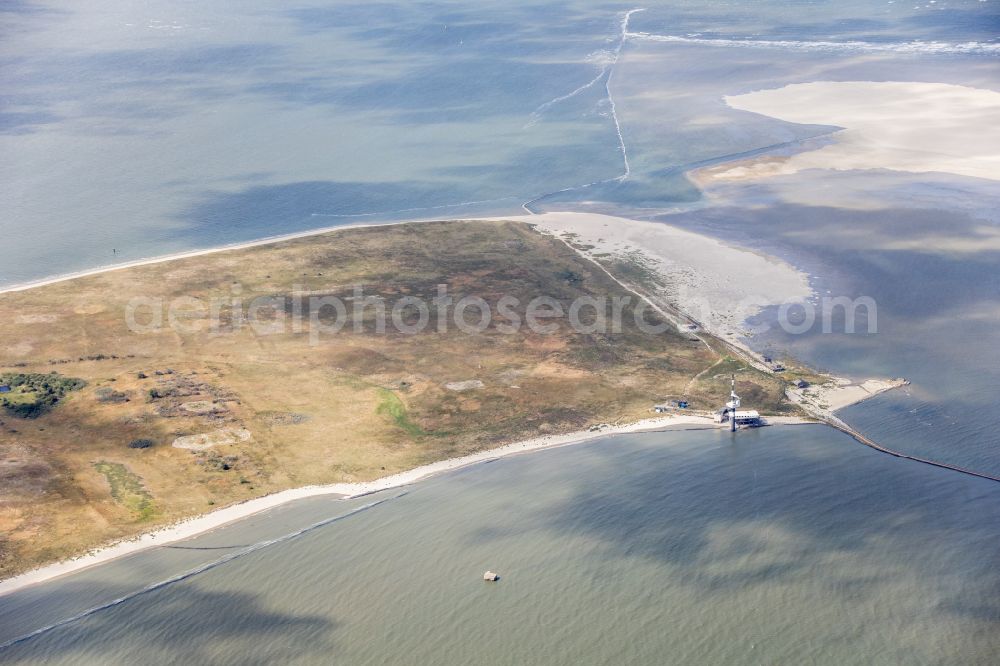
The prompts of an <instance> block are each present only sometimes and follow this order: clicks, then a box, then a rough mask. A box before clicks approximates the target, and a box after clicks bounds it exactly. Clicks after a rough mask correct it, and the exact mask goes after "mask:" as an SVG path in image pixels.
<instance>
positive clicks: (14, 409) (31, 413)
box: [0, 372, 87, 419]
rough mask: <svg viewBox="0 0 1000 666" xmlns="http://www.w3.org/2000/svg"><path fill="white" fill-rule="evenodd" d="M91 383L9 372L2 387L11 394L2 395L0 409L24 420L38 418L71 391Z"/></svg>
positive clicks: (2, 378) (52, 375)
mask: <svg viewBox="0 0 1000 666" xmlns="http://www.w3.org/2000/svg"><path fill="white" fill-rule="evenodd" d="M86 385H87V383H86V382H85V381H83V380H82V379H75V378H73V377H63V376H62V375H59V374H57V373H55V372H53V373H50V374H47V375H44V374H31V373H16V372H7V373H3V374H0V386H6V387H9V388H10V390H9V391H8V392H5V393H0V407H3V408H4V409H5V410H6V411H7V412H8V413H10V414H12V415H14V416H17V417H20V418H23V419H34V418H38V417H39V416H41V415H42V414H44V413H45V412H47V411H49V410H50V409H52V408H53V407H54V406H55V405H56V403H58V402H59V401H60V400H62V399H63V397H64V396H65V395H66V394H67V393H69V392H70V391H77V390H79V389H81V388H83V387H84V386H86Z"/></svg>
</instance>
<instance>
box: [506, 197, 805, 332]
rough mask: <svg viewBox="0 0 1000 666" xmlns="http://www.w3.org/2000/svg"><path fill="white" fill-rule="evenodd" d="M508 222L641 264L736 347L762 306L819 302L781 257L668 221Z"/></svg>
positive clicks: (575, 217) (550, 216)
mask: <svg viewBox="0 0 1000 666" xmlns="http://www.w3.org/2000/svg"><path fill="white" fill-rule="evenodd" d="M508 219H517V220H520V221H523V222H530V223H531V224H534V225H536V226H537V227H538V229H539V230H541V231H544V232H547V233H549V234H552V235H555V236H558V237H560V238H563V239H564V240H568V241H571V243H572V245H573V246H574V248H575V249H576V250H577V251H578V252H580V254H582V255H583V256H585V257H587V258H589V259H591V260H599V259H602V258H603V259H607V255H613V256H619V257H622V258H626V259H630V260H632V261H637V262H638V263H641V264H642V265H644V266H646V267H647V268H649V269H651V270H653V271H655V272H656V273H657V274H658V275H659V276H660V278H661V279H660V282H661V284H662V288H661V289H659V290H658V292H659V293H657V294H656V296H659V297H661V298H663V299H664V300H665V301H667V302H669V303H670V304H672V305H674V306H676V307H677V308H678V309H679V310H681V311H682V312H684V314H686V315H687V316H689V317H691V318H693V319H694V320H696V321H698V322H699V323H700V324H701V325H702V326H703V327H704V328H705V329H706V330H707V331H709V332H710V333H712V334H713V335H715V336H716V337H719V338H723V339H725V340H727V341H728V342H731V343H733V344H739V340H738V338H739V337H741V336H742V335H743V334H744V333H746V332H745V331H744V330H743V326H744V321H745V320H746V319H747V318H748V317H751V316H753V315H754V314H757V313H758V312H759V311H760V310H761V308H763V307H765V306H769V305H781V304H783V303H789V304H791V303H800V302H802V301H805V300H806V299H808V298H809V297H811V296H813V291H812V289H811V288H810V286H809V276H808V275H807V274H805V273H803V272H801V271H799V270H797V269H796V268H795V267H793V266H791V265H790V264H788V263H787V262H785V261H782V260H781V259H778V258H776V257H771V256H767V255H764V254H760V253H757V252H753V251H751V250H747V249H743V248H739V247H735V246H732V245H727V244H726V243H723V242H722V241H719V240H716V239H714V238H710V237H708V236H703V235H701V234H696V233H694V232H691V231H686V230H684V229H680V228H678V227H673V226H670V225H668V224H663V223H661V222H645V221H641V220H631V219H626V218H623V217H613V216H611V215H598V214H594V213H544V214H541V215H529V216H524V217H519V218H508ZM581 248H583V249H581ZM602 255H605V256H603V257H602ZM616 277H617V276H616ZM626 286H628V287H630V288H632V287H633V285H626Z"/></svg>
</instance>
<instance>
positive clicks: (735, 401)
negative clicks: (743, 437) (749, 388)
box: [726, 374, 740, 432]
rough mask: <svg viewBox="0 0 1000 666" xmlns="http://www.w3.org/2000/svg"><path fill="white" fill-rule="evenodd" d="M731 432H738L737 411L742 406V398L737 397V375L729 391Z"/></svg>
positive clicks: (734, 376)
mask: <svg viewBox="0 0 1000 666" xmlns="http://www.w3.org/2000/svg"><path fill="white" fill-rule="evenodd" d="M726 406H727V407H729V432H736V409H737V408H738V407H739V406H740V396H738V395H736V375H735V374H734V375H733V383H732V388H731V389H730V390H729V404H728V405H726Z"/></svg>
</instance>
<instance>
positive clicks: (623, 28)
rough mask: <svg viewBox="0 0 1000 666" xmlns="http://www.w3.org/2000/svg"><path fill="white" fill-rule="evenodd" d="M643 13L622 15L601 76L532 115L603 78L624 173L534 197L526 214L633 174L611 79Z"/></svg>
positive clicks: (636, 10) (633, 10)
mask: <svg viewBox="0 0 1000 666" xmlns="http://www.w3.org/2000/svg"><path fill="white" fill-rule="evenodd" d="M642 11H645V9H643V8H637V9H630V10H628V11H627V12H625V13H624V14H622V18H621V22H620V23H619V26H620V29H619V33H618V43H617V44H616V45H615V50H614V51H613V52H612V58H611V62H610V63H608V64H607V65H606V66H605V67H604V69H603V70H601V73H600V74H598V75H597V76H596V77H594V78H593V79H592V80H591V81H590V82H588V83H586V84H584V85H582V86H580V87H579V88H577V89H576V90H574V91H572V92H570V93H567V94H565V95H562V96H560V97H556V98H555V99H553V100H550V101H548V102H546V103H545V104H543V105H542V106H540V107H538V109H536V110H535V112H534V113H532V116H533V117H534V116H536V114H538V113H539V112H540V111H541V110H543V109H548V108H550V107H551V106H552V105H553V104H556V103H558V102H561V101H563V100H567V99H570V98H571V97H574V96H576V95H578V94H579V93H581V92H583V91H584V90H586V89H587V88H590V87H591V86H593V85H594V84H596V83H597V82H598V81H600V80H601V79H602V78H603V79H604V93H605V97H606V99H607V101H608V106H609V108H610V114H611V120H612V122H613V123H614V126H615V134H616V135H617V136H618V150H619V151H620V152H621V154H622V164H623V168H624V171H623V172H622V173H621V174H619V175H617V176H614V177H613V178H602V179H601V180H595V181H591V182H589V183H584V184H582V185H571V186H570V187H564V188H562V189H561V190H555V191H552V192H546V193H545V194H540V195H538V196H536V197H534V198H532V199H529V200H527V201H525V202H524V203H522V204H521V208H523V209H524V211H525V212H526V213H528V214H530V215H534V214H535V211H533V210H531V204H533V203H535V202H536V201H540V200H542V199H544V198H545V197H549V196H552V195H553V194H562V193H563V192H571V191H573V190H583V189H586V188H588V187H593V186H595V185H601V184H603V183H611V182H619V183H620V182H622V181H623V180H625V179H626V178H628V177H629V176H630V175H631V174H632V167H631V166H630V165H629V161H628V150H627V148H626V147H625V137H624V135H623V134H622V126H621V122H620V121H619V119H618V108H617V107H616V106H615V99H614V96H613V95H612V94H611V79H612V78H613V77H614V73H615V65H617V64H618V60H619V59H620V58H621V54H622V48H623V47H624V46H625V40H626V39H627V38H628V35H629V34H631V33H629V31H628V24H629V20H630V19H631V18H632V14H635V13H636V12H642ZM532 122H534V121H532ZM530 124H531V123H529V125H530Z"/></svg>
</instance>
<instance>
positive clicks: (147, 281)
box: [0, 222, 781, 577]
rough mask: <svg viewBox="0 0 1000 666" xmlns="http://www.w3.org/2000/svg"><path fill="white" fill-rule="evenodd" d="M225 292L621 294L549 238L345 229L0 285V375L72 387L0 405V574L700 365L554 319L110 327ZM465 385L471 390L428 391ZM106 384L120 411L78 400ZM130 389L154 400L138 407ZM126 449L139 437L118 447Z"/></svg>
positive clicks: (450, 230)
mask: <svg viewBox="0 0 1000 666" xmlns="http://www.w3.org/2000/svg"><path fill="white" fill-rule="evenodd" d="M568 275H572V276H574V277H573V278H572V279H567V277H566V276H568ZM234 284H239V285H240V287H241V294H240V295H241V296H242V297H243V298H244V299H246V300H249V299H251V298H253V297H255V296H259V295H283V294H288V293H289V292H290V291H291V289H292V286H293V285H300V286H301V288H302V289H303V290H304V291H307V292H316V293H324V294H326V293H329V294H338V295H346V294H349V293H350V286H351V285H355V284H361V285H364V287H365V292H366V293H367V294H381V295H383V296H385V297H386V298H390V299H392V298H394V297H396V296H398V295H402V294H412V295H417V296H423V297H427V298H429V297H432V296H433V295H434V294H435V289H436V285H438V284H447V285H448V287H449V291H450V293H452V294H455V295H456V296H460V295H475V296H482V297H483V298H486V299H487V300H488V301H491V302H493V301H494V300H495V299H496V298H497V297H498V296H499V295H501V294H510V295H513V296H516V297H518V298H521V299H522V302H527V301H528V300H530V299H531V298H533V297H534V296H537V295H540V294H547V295H551V296H554V297H556V298H557V299H558V300H560V301H561V302H563V303H565V304H568V303H569V302H570V301H571V300H572V299H573V298H575V297H577V296H580V295H585V294H590V295H597V296H611V295H624V294H622V291H621V289H620V287H618V286H617V285H616V284H614V283H613V282H612V281H611V280H610V279H608V278H607V276H606V275H604V274H603V273H602V272H601V271H600V270H599V269H598V268H596V267H595V266H593V265H592V264H590V263H589V262H587V261H585V260H583V259H581V258H580V257H579V256H578V255H577V254H576V253H575V252H573V251H572V250H571V249H570V248H568V247H567V246H566V245H565V244H563V243H562V242H560V241H557V240H554V239H551V238H548V237H545V236H542V235H540V234H537V233H535V232H534V231H532V230H531V229H530V228H529V227H527V226H525V225H522V224H516V223H501V222H496V223H494V222H474V223H470V222H435V223H423V224H413V225H399V226H384V227H372V228H366V229H355V230H345V231H341V232H336V233H331V234H327V235H322V236H314V237H310V238H304V239H299V240H293V241H287V242H282V243H278V244H274V245H270V246H265V247H257V248H250V249H244V250H237V251H230V252H224V253H218V254H212V255H206V256H202V257H195V258H189V259H183V260H176V261H172V262H168V263H162V264H155V265H149V266H143V267H137V268H132V269H127V270H119V271H114V272H108V273H103V274H100V275H95V276H90V277H86V278H81V279H77V280H73V281H70V282H64V283H58V284H54V285H49V286H46V287H41V288H37V289H33V290H30V291H26V292H20V293H10V294H5V295H0V341H2V342H0V372H43V373H47V372H51V371H56V372H59V373H60V374H62V375H66V376H71V377H79V378H82V379H84V380H86V381H87V383H88V385H87V387H86V388H84V389H82V390H80V391H76V392H74V393H71V394H69V396H68V397H67V398H66V399H65V400H63V401H62V402H60V403H59V404H58V405H57V406H56V408H55V409H54V410H52V411H51V412H50V413H48V414H46V415H44V416H42V417H40V418H38V419H34V420H25V419H17V418H13V417H11V416H9V415H5V414H0V421H2V424H0V534H2V535H3V536H2V539H0V577H7V576H10V575H12V574H14V573H17V572H19V571H23V570H25V569H27V568H30V567H33V566H37V565H39V564H42V563H45V562H47V561H51V560H55V559H58V558H62V557H65V556H68V555H72V554H78V553H80V552H82V551H85V550H87V549H89V548H92V547H94V546H97V545H99V544H101V543H103V542H106V541H108V540H110V539H115V538H121V537H127V536H129V535H133V534H135V533H137V532H140V531H143V530H147V529H149V528H150V527H152V526H154V525H157V524H162V523H166V522H170V521H174V520H176V519H179V518H182V517H186V516H190V515H193V514H198V513H202V512H205V511H207V510H210V509H211V508H215V507H219V506H223V505H225V504H227V503H231V502H234V501H238V500H243V499H246V498H249V497H253V496H258V495H262V494H265V493H270V492H274V491H277V490H281V489H284V488H288V487H293V486H300V485H306V484H314V483H331V482H337V481H360V480H367V479H372V478H376V477H379V476H383V475H386V474H390V473H393V472H397V471H401V470H404V469H408V468H412V467H414V466H417V465H420V464H423V463H427V462H430V461H433V460H437V459H441V458H444V457H450V456H454V455H460V454H463V453H467V452H471V451H474V450H477V449H482V448H485V447H492V446H496V445H498V444H500V443H503V442H508V441H513V440H517V439H520V438H524V437H527V436H532V435H536V434H538V433H539V432H558V431H565V430H571V429H577V428H580V427H584V426H586V425H588V424H591V423H596V422H607V421H615V420H630V419H638V418H643V417H646V416H648V415H649V409H650V406H651V405H652V404H653V403H654V402H656V401H659V400H663V399H664V398H666V397H668V396H679V395H686V393H685V392H686V391H687V389H688V388H689V382H690V380H691V379H692V377H694V376H695V375H697V374H698V373H699V372H701V371H702V370H704V369H705V368H708V367H709V366H711V365H712V364H714V363H716V362H717V361H718V360H719V357H718V355H717V354H715V353H713V352H711V351H710V350H709V349H707V348H706V346H705V345H704V344H701V343H700V342H692V341H690V340H689V339H688V338H687V336H685V335H683V334H678V333H668V334H664V335H659V336H655V337H651V336H648V335H645V334H643V333H641V332H639V331H638V330H637V329H636V328H635V326H634V325H626V328H625V330H623V332H622V333H621V334H617V335H606V336H605V335H580V334H577V333H574V332H573V331H571V330H570V329H569V327H568V325H567V324H566V322H565V320H559V321H560V328H559V331H558V332H557V333H555V334H553V335H539V334H535V333H531V332H529V331H527V330H526V329H525V330H522V332H519V333H517V334H514V335H509V334H503V333H500V332H499V331H497V330H496V328H495V326H493V327H491V328H489V329H487V330H486V331H484V332H483V333H482V334H480V335H474V336H473V335H467V334H464V333H461V332H459V331H457V330H455V327H454V326H452V327H451V329H452V330H451V331H450V332H448V333H446V334H440V333H437V332H434V331H429V332H425V333H422V334H418V335H401V334H398V333H388V334H384V335H379V334H375V333H373V332H364V333H354V332H351V331H350V330H349V329H350V327H346V328H345V329H344V330H343V331H342V332H341V333H339V334H337V335H336V336H330V337H326V338H323V340H322V344H320V345H318V346H311V345H310V344H309V338H308V335H307V333H306V332H301V333H292V332H287V333H283V334H279V335H268V336H262V335H256V334H255V333H254V332H253V331H252V330H250V329H249V328H246V327H245V328H244V329H243V330H240V331H238V332H229V333H225V334H215V333H213V332H212V331H211V330H209V327H208V321H207V319H206V318H205V317H204V316H200V315H199V316H196V317H194V318H193V319H192V320H191V321H189V322H188V323H189V324H191V325H192V327H193V328H196V329H197V330H196V331H195V332H191V333H182V334H178V333H176V332H173V331H171V330H169V329H168V330H164V331H162V332H159V333H152V334H146V335H137V334H133V333H130V332H129V331H128V329H127V327H126V325H125V318H124V310H125V304H126V303H127V302H128V301H129V299H130V298H132V297H133V296H146V297H161V298H164V299H171V298H175V297H178V296H195V297H198V298H202V299H209V298H211V297H213V296H218V295H226V294H231V293H232V291H233V289H232V288H233V286H234ZM628 321H630V320H629V318H628V317H626V322H628ZM432 323H433V320H432ZM99 356H104V358H103V359H102V360H85V359H87V358H88V357H99ZM81 359H84V360H81ZM168 369H169V370H170V371H171V372H170V374H162V375H157V374H155V372H156V371H161V372H163V373H166V372H167V370H168ZM140 373H145V374H146V375H147V378H144V379H140V378H139V374H140ZM747 375H748V379H749V380H752V381H754V382H756V383H757V384H759V387H758V388H752V387H747V388H748V390H751V392H755V395H759V396H760V397H761V400H762V401H764V402H767V403H769V404H772V405H779V404H780V402H781V386H780V383H779V382H776V381H772V380H769V379H767V378H765V377H763V376H756V375H753V376H749V373H747ZM469 379H479V380H481V381H483V382H484V384H485V386H484V387H483V388H481V389H474V390H470V391H464V392H455V391H450V390H448V389H446V388H445V387H444V385H445V384H446V383H447V382H452V381H462V380H469ZM106 387H111V388H113V390H114V391H117V392H120V393H124V394H125V395H126V396H127V397H128V398H129V400H128V402H117V403H109V402H100V401H98V400H97V398H96V397H95V392H96V391H98V390H99V389H102V388H106ZM151 389H153V390H155V391H157V392H159V393H160V394H164V395H166V397H161V398H158V399H155V400H150V398H149V392H150V390H151ZM171 392H173V393H175V394H184V395H170V394H171ZM726 392H727V383H726V382H725V381H719V380H714V379H712V377H711V376H708V377H707V378H703V379H702V380H699V381H698V382H694V383H693V389H692V393H691V394H690V395H688V397H689V398H690V399H691V400H692V401H693V405H692V406H693V407H695V408H698V407H702V408H711V407H714V406H715V405H716V404H717V403H718V401H719V399H720V398H721V396H723V395H725V393H726ZM189 403H197V404H195V405H193V406H192V405H190V404H189ZM206 405H211V406H212V409H206ZM223 428H234V429H240V428H245V429H247V430H249V431H250V432H251V433H252V437H251V439H250V440H249V441H238V442H236V443H234V444H227V445H221V446H216V447H214V448H212V449H209V450H206V451H190V450H182V449H178V448H174V447H172V446H171V442H172V441H173V440H174V439H175V438H176V437H179V436H182V435H192V434H200V433H211V432H214V431H216V430H219V429H223ZM140 438H146V439H151V440H153V441H154V442H155V445H154V446H152V447H151V448H145V449H133V448H129V447H128V444H129V442H131V441H132V440H135V439H140ZM117 465H121V466H124V467H123V468H120V467H118V466H117ZM109 469H110V470H117V471H115V472H114V473H116V474H126V475H133V476H134V478H133V476H128V479H127V481H128V482H129V483H133V486H134V481H135V480H136V479H137V480H138V481H137V482H138V483H140V484H141V488H142V489H144V491H145V492H148V493H149V495H150V496H151V498H152V500H151V502H152V504H151V507H152V508H151V509H150V508H149V507H147V508H146V509H145V510H143V511H137V510H136V509H135V506H130V503H129V502H124V501H116V499H115V498H113V497H112V495H111V487H110V485H109V478H108V473H109V472H108V470H109ZM122 469H123V470H124V471H122ZM100 470H104V473H102V472H101V471H100ZM123 483H124V482H123ZM135 492H140V493H141V492H142V491H138V490H136V491H135ZM133 504H134V503H133Z"/></svg>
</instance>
